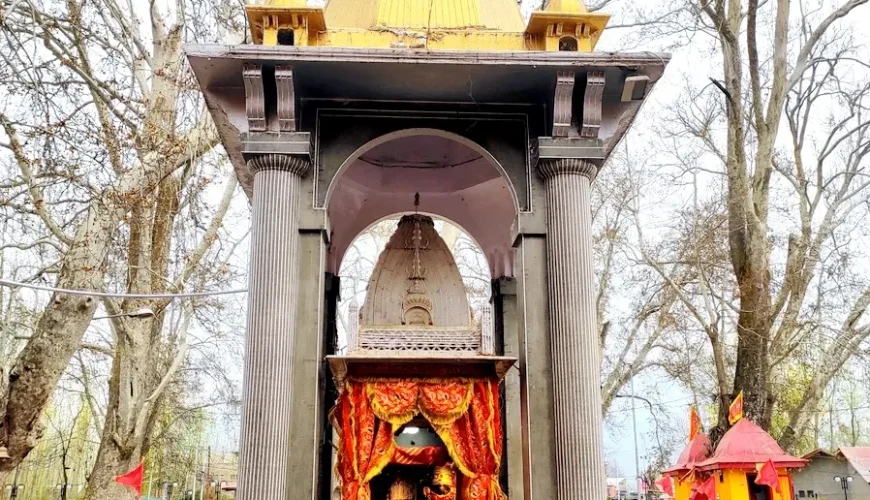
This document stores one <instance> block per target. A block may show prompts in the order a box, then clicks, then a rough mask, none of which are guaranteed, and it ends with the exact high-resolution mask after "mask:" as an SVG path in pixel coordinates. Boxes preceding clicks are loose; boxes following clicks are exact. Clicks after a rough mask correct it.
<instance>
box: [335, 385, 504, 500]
mask: <svg viewBox="0 0 870 500" xmlns="http://www.w3.org/2000/svg"><path fill="white" fill-rule="evenodd" d="M498 401H499V399H498V381H497V380H489V379H486V380H465V379H446V380H429V379H427V380H416V379H402V380H388V379H378V380H374V381H355V380H351V381H348V382H347V383H346V385H345V388H344V390H343V391H342V393H341V395H340V396H339V399H338V402H337V404H336V407H335V409H334V410H333V422H334V423H335V424H336V426H337V427H338V428H339V433H340V438H341V442H340V443H339V452H338V455H339V456H338V474H339V476H340V477H341V479H342V500H369V499H370V498H371V489H370V486H369V481H371V479H372V478H374V477H375V476H377V475H378V474H380V472H381V471H382V470H383V469H384V467H386V466H387V465H388V464H389V463H391V461H393V462H396V463H407V462H408V461H413V462H414V463H419V460H420V459H424V458H426V457H424V456H423V455H416V456H414V457H411V456H406V455H408V453H405V452H404V451H403V450H402V449H396V446H395V444H394V442H393V429H397V428H399V427H400V426H402V425H404V424H406V423H408V422H409V421H411V419H413V418H414V416H415V415H417V414H422V415H423V416H424V417H426V419H427V420H428V421H429V422H430V423H431V424H432V427H433V428H434V429H435V432H437V433H438V435H439V436H440V437H441V440H442V441H444V444H445V446H446V448H447V452H448V453H449V454H450V458H451V459H452V460H453V461H454V463H456V466H457V468H458V469H459V471H460V472H461V473H462V474H463V475H464V476H465V480H464V481H462V488H461V491H460V492H459V498H460V499H461V500H506V499H507V497H506V496H505V494H504V493H503V492H502V490H501V487H500V485H499V482H498V471H499V467H500V465H501V454H502V426H501V412H500V410H499V402H498ZM432 458H434V457H432Z"/></svg>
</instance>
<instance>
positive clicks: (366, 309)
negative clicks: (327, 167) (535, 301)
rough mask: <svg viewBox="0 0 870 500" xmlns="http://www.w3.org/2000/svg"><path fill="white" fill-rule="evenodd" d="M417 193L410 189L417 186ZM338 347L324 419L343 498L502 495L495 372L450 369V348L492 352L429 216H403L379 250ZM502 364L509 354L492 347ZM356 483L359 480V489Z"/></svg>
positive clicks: (479, 354)
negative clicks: (375, 365) (402, 369)
mask: <svg viewBox="0 0 870 500" xmlns="http://www.w3.org/2000/svg"><path fill="white" fill-rule="evenodd" d="M417 196H418V197H417V200H418V201H417V203H415V204H418V203H419V195H417ZM358 318H359V323H358V324H351V326H350V328H349V334H350V335H349V336H348V351H349V352H348V353H347V355H346V356H332V357H331V358H330V360H331V361H333V365H332V366H333V367H334V372H335V376H336V381H337V383H338V384H339V387H340V388H341V393H340V395H339V399H338V403H337V404H336V406H335V408H334V409H333V411H332V421H333V425H334V427H335V430H336V435H337V436H338V438H339V439H338V441H339V443H340V444H339V447H338V452H337V467H336V470H337V471H338V475H339V479H340V482H341V492H342V493H341V496H342V498H369V497H371V498H375V499H389V500H400V499H401V500H412V499H416V498H424V497H425V498H426V499H428V500H453V499H455V498H457V494H458V493H459V494H460V495H461V498H488V499H502V498H506V497H505V494H504V492H503V491H502V488H501V485H500V482H499V479H500V478H499V472H500V466H501V461H502V449H503V431H502V412H501V406H500V400H501V395H500V389H499V385H500V378H501V377H500V375H503V370H504V368H502V371H501V372H498V373H493V374H490V375H489V376H485V375H479V376H476V377H469V376H456V375H454V373H453V372H454V370H453V364H452V363H451V362H450V361H449V360H450V358H452V357H465V358H466V359H468V360H474V359H475V358H479V360H489V358H491V357H492V355H493V352H492V350H493V342H492V334H491V331H488V330H489V329H488V328H483V325H485V324H486V321H485V320H484V321H479V322H477V324H476V325H475V323H474V321H473V318H472V316H471V314H470V309H469V306H468V298H467V296H466V291H465V287H464V286H463V283H462V277H461V276H460V273H459V269H458V267H457V266H456V262H455V261H454V259H453V256H452V254H451V252H450V250H449V249H448V247H447V244H446V243H445V242H444V240H443V239H442V238H441V236H439V235H438V233H437V232H436V231H435V226H434V222H433V220H432V218H431V217H428V216H424V215H419V214H414V215H406V216H404V217H402V218H401V220H400V221H399V223H398V227H397V228H396V231H395V233H393V235H392V237H391V238H390V240H389V242H388V243H387V245H386V248H385V249H384V251H383V252H382V253H381V255H380V257H379V258H378V261H377V264H376V265H375V268H374V272H373V273H372V276H371V279H370V281H369V286H368V291H367V293H366V298H365V303H364V305H363V307H362V309H361V310H360V312H359V315H358ZM390 356H394V357H404V358H405V359H412V358H413V357H424V358H425V359H427V360H428V361H429V362H433V361H440V366H438V365H434V366H433V368H432V372H431V373H430V374H429V375H428V376H420V375H419V374H413V375H412V374H409V376H405V377H390V376H378V375H377V374H370V375H367V376H362V377H357V376H347V374H346V372H345V371H344V366H345V364H346V363H347V361H348V360H349V359H350V358H356V360H357V361H365V360H367V359H370V358H372V357H375V358H378V357H385V358H389V357H390ZM500 361H501V363H502V364H503V366H504V367H507V366H509V364H510V363H511V362H512V361H513V359H509V358H501V359H500ZM360 490H363V491H362V492H361V491H360Z"/></svg>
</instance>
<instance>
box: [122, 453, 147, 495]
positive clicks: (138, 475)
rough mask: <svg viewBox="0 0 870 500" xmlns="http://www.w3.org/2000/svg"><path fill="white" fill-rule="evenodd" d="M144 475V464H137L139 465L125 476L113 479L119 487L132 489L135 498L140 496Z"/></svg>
mask: <svg viewBox="0 0 870 500" xmlns="http://www.w3.org/2000/svg"><path fill="white" fill-rule="evenodd" d="M144 475H145V462H144V461H142V462H139V465H138V466H137V467H136V468H135V469H133V470H131V471H130V472H128V473H126V474H122V475H120V476H118V477H116V478H115V482H116V483H118V484H120V485H121V486H126V487H128V488H133V489H134V490H136V496H137V497H140V496H142V477H143V476H144Z"/></svg>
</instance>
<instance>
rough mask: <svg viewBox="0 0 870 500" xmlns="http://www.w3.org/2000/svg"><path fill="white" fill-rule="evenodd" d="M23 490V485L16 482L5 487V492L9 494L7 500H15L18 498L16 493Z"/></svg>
mask: <svg viewBox="0 0 870 500" xmlns="http://www.w3.org/2000/svg"><path fill="white" fill-rule="evenodd" d="M23 489H24V485H23V484H19V483H18V482H17V481H16V482H14V483H12V484H7V485H6V491H8V492H9V500H15V499H16V498H18V493H19V492H20V491H21V490H23Z"/></svg>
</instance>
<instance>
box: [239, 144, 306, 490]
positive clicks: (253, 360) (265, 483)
mask: <svg viewBox="0 0 870 500" xmlns="http://www.w3.org/2000/svg"><path fill="white" fill-rule="evenodd" d="M309 165H310V162H309V160H308V158H307V157H302V156H290V155H278V154H269V155H262V156H256V157H254V158H252V159H250V160H249V161H248V166H249V167H250V169H251V171H252V173H253V175H254V198H253V209H252V230H251V262H250V269H249V274H248V275H249V278H248V288H249V292H248V331H247V335H246V336H245V372H244V383H243V388H242V427H241V439H240V441H241V443H240V457H239V481H238V492H237V497H236V498H238V499H239V500H285V498H286V495H287V492H288V491H290V490H289V485H288V484H287V455H288V452H289V449H290V439H289V435H290V407H291V402H292V395H291V394H290V392H291V389H290V388H291V370H292V366H291V365H292V363H291V358H292V349H293V342H294V334H293V328H294V322H295V317H296V295H297V283H296V281H297V280H296V278H297V272H298V271H297V269H298V268H297V252H298V240H299V229H298V227H299V225H298V224H299V223H298V205H299V198H300V189H299V185H300V180H301V178H302V176H303V175H304V174H305V173H306V172H307V171H308V169H309Z"/></svg>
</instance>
